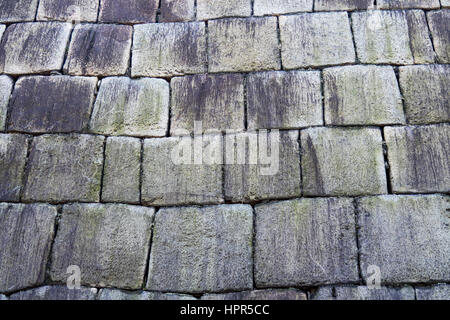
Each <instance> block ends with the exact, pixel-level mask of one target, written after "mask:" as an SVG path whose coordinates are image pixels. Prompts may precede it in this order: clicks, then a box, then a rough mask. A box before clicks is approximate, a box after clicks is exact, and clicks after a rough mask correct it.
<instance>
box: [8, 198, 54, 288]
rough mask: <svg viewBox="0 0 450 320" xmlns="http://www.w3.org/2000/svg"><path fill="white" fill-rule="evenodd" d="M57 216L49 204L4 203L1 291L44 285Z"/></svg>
mask: <svg viewBox="0 0 450 320" xmlns="http://www.w3.org/2000/svg"><path fill="white" fill-rule="evenodd" d="M56 214H57V212H56V207H54V206H50V205H46V204H11V203H9V204H7V203H2V204H0V247H1V248H2V250H0V292H3V293H7V292H12V291H17V290H21V289H24V288H28V287H32V286H37V285H40V284H42V283H43V282H44V278H45V269H46V265H47V259H48V256H49V253H50V246H51V242H52V239H53V234H54V223H55V218H56Z"/></svg>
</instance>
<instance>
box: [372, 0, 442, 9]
mask: <svg viewBox="0 0 450 320" xmlns="http://www.w3.org/2000/svg"><path fill="white" fill-rule="evenodd" d="M444 1H445V0H444ZM377 7H378V8H379V9H403V8H404V9H407V8H423V9H436V8H439V7H440V5H439V0H378V1H377Z"/></svg>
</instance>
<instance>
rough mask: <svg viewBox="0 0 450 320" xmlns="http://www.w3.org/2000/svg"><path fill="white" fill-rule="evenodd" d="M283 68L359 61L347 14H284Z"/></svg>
mask: <svg viewBox="0 0 450 320" xmlns="http://www.w3.org/2000/svg"><path fill="white" fill-rule="evenodd" d="M280 35H281V57H282V61H283V67H284V68H286V69H296V68H304V67H317V66H324V65H336V64H345V63H353V62H355V49H354V47H353V41H352V33H351V30H350V23H349V21H348V16H347V13H345V12H327V13H323V12H321V13H304V14H299V15H291V16H281V17H280Z"/></svg>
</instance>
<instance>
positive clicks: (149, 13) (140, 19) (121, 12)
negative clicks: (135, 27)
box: [98, 0, 159, 23]
mask: <svg viewBox="0 0 450 320" xmlns="http://www.w3.org/2000/svg"><path fill="white" fill-rule="evenodd" d="M158 4H159V0H102V1H101V6H100V12H99V17H98V21H100V22H119V23H146V22H156V12H157V11H158Z"/></svg>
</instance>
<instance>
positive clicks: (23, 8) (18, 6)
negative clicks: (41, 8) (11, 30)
mask: <svg viewBox="0 0 450 320" xmlns="http://www.w3.org/2000/svg"><path fill="white" fill-rule="evenodd" d="M37 6H38V0H15V1H8V0H5V1H1V2H0V22H21V21H33V20H34V16H35V14H36V9H37Z"/></svg>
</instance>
